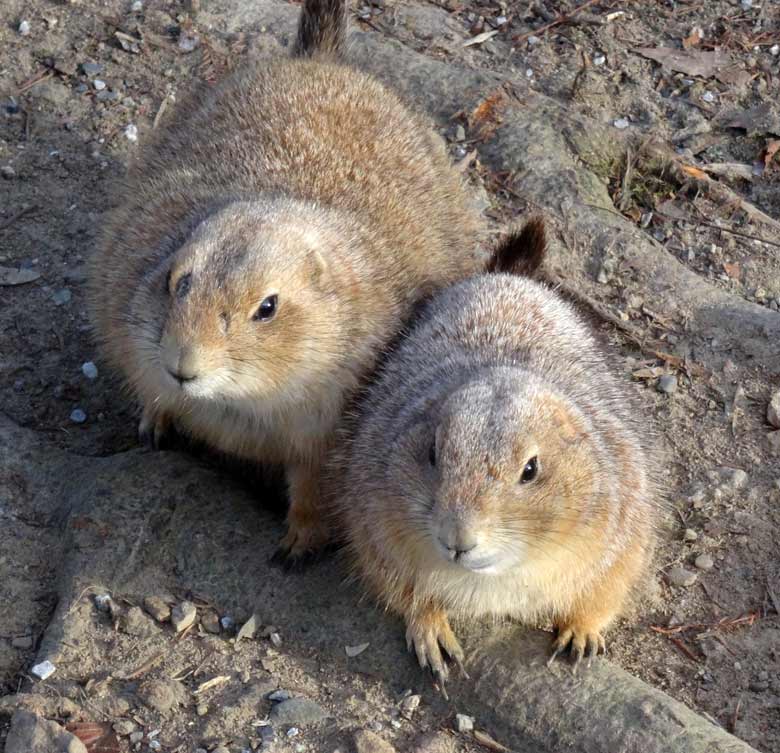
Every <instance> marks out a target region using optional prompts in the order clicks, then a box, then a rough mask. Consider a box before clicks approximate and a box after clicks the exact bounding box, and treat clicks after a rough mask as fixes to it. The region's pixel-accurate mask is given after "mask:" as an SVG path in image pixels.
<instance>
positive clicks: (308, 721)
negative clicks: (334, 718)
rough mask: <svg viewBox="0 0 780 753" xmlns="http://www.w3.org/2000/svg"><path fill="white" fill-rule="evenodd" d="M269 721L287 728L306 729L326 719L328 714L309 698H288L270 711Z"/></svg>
mask: <svg viewBox="0 0 780 753" xmlns="http://www.w3.org/2000/svg"><path fill="white" fill-rule="evenodd" d="M270 716H271V721H272V722H274V723H275V724H281V725H284V726H287V727H307V726H311V725H313V724H318V723H319V722H321V721H323V719H327V717H328V716H329V714H328V712H327V711H325V709H323V708H322V706H320V705H319V704H318V703H315V702H314V701H312V700H310V699H309V698H290V699H289V700H287V701H282V702H281V703H277V704H276V706H274V707H273V708H272V709H271V715H270Z"/></svg>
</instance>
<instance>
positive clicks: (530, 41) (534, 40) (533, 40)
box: [528, 34, 542, 47]
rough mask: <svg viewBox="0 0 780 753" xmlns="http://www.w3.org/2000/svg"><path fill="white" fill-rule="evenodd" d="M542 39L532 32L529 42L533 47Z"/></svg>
mask: <svg viewBox="0 0 780 753" xmlns="http://www.w3.org/2000/svg"><path fill="white" fill-rule="evenodd" d="M541 41H542V40H541V39H539V37H537V36H534V35H533V34H532V35H531V36H530V37H528V44H529V45H530V46H531V47H533V46H534V45H535V44H539V42H541Z"/></svg>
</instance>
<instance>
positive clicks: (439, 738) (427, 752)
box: [412, 732, 458, 753]
mask: <svg viewBox="0 0 780 753" xmlns="http://www.w3.org/2000/svg"><path fill="white" fill-rule="evenodd" d="M412 750H413V753H456V751H457V750H458V747H457V743H456V742H455V740H454V739H453V738H452V735H448V734H447V733H446V732H428V733H426V734H424V735H422V736H421V737H420V738H419V739H418V740H417V742H416V744H415V746H414V748H413V749H412Z"/></svg>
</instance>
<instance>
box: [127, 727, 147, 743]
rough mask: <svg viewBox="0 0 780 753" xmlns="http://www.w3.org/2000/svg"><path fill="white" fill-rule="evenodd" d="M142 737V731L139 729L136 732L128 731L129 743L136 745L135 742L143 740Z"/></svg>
mask: <svg viewBox="0 0 780 753" xmlns="http://www.w3.org/2000/svg"><path fill="white" fill-rule="evenodd" d="M143 739H144V733H143V732H141V731H140V730H138V731H136V732H131V733H130V744H131V745H136V744H138V743H140V742H141V740H143Z"/></svg>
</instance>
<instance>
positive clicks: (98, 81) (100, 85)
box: [92, 78, 106, 92]
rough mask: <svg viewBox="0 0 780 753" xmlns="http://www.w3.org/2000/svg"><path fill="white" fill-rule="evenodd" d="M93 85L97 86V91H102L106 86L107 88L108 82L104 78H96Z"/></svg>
mask: <svg viewBox="0 0 780 753" xmlns="http://www.w3.org/2000/svg"><path fill="white" fill-rule="evenodd" d="M92 86H94V87H95V91H99V92H102V91H103V89H105V88H106V82H105V81H103V80H102V79H99V78H96V79H95V80H94V81H93V82H92Z"/></svg>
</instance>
